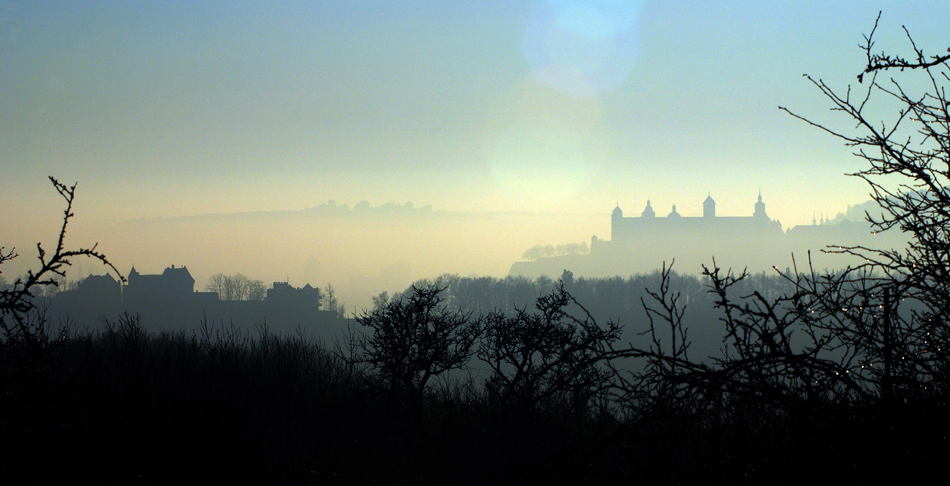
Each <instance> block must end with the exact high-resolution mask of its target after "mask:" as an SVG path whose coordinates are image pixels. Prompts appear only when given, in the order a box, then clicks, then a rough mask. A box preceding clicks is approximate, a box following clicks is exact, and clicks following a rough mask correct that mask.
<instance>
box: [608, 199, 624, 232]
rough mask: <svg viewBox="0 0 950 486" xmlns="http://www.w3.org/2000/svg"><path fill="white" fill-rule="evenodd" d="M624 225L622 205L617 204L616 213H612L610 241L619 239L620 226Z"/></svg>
mask: <svg viewBox="0 0 950 486" xmlns="http://www.w3.org/2000/svg"><path fill="white" fill-rule="evenodd" d="M622 223H623V210H622V209H620V203H617V207H615V208H614V211H613V212H612V213H610V239H612V240H616V239H617V235H618V234H619V232H620V226H621V224H622Z"/></svg>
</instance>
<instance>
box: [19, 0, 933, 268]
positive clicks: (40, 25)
mask: <svg viewBox="0 0 950 486" xmlns="http://www.w3.org/2000/svg"><path fill="white" fill-rule="evenodd" d="M879 10H883V17H882V20H881V27H880V29H879V34H880V39H879V43H878V46H880V48H882V49H887V50H891V51H893V50H904V49H905V48H906V46H907V44H906V40H905V39H904V38H903V37H902V36H903V31H902V30H901V25H906V26H907V27H908V28H909V29H910V31H911V33H912V34H913V35H914V37H915V40H916V41H917V42H918V45H920V46H922V47H924V48H925V49H926V50H929V52H931V53H936V52H938V51H940V50H942V49H945V48H946V47H947V45H948V44H950V38H948V37H947V29H946V27H947V25H950V8H948V7H947V4H946V3H945V2H938V1H933V2H907V1H868V0H861V1H835V2H828V1H787V2H782V1H769V2H764V1H761V0H756V1H733V2H707V1H703V2H700V1H675V0H664V1H630V0H626V1H596V0H592V1H570V0H560V1H553V0H550V1H547V0H538V1H525V2H518V1H511V0H505V1H494V0H484V1H478V2H454V1H401V2H391V1H358V0H346V1H342V0H341V1H300V2H261V1H254V2H241V1H233V0H228V1H205V2H191V1H167V2H133V1H96V2H45V1H24V2H20V1H7V0H0V198H2V204H3V211H2V214H0V228H2V230H0V236H2V241H0V244H3V245H5V246H7V247H9V246H11V245H16V246H18V247H19V248H21V249H24V250H26V249H27V248H30V247H31V245H32V244H33V243H35V240H34V239H32V238H33V237H34V234H35V228H37V227H41V228H42V229H43V231H47V232H48V231H49V225H50V224H51V222H52V223H55V221H56V219H57V217H58V216H59V211H60V210H61V207H60V204H59V201H58V200H57V199H56V196H55V194H54V193H53V191H52V189H51V188H50V187H49V183H48V181H47V180H46V176H47V175H54V176H56V177H58V178H60V179H61V180H63V181H66V182H75V181H78V182H79V187H80V196H79V205H78V206H77V212H78V213H79V214H80V217H81V218H84V219H88V220H102V219H131V218H142V217H154V216H165V217H168V216H185V215H194V214H204V213H223V212H236V211H258V210H276V209H302V208H306V207H311V206H315V205H318V204H321V203H323V202H326V201H327V200H330V199H334V200H336V201H338V202H340V203H349V204H351V205H352V204H355V203H357V202H359V201H362V200H367V201H369V202H370V203H371V204H373V205H379V204H382V203H385V202H397V203H404V202H406V201H412V202H413V203H414V204H415V205H416V206H417V207H418V206H422V205H425V204H431V205H432V206H433V208H434V209H435V210H462V211H483V210H484V211H568V212H578V213H603V214H604V215H607V214H609V212H610V210H611V209H612V208H613V206H614V205H615V204H616V203H618V202H619V203H620V205H621V207H623V208H624V209H625V210H627V211H629V213H628V214H638V213H639V211H640V210H642V208H643V205H644V204H645V202H646V200H647V199H651V200H652V201H653V206H654V207H655V208H657V212H658V213H661V214H666V213H667V212H669V207H670V206H671V205H672V204H676V205H677V206H678V209H679V212H680V213H681V214H684V215H696V214H701V202H702V200H703V199H704V198H705V197H706V195H707V194H711V195H712V196H713V197H714V198H715V199H716V201H717V203H718V210H717V212H718V213H719V214H723V215H751V213H752V210H753V207H752V204H753V203H754V202H755V197H756V195H757V193H758V190H759V189H760V188H761V191H762V195H763V198H764V199H765V202H766V203H767V204H768V206H767V209H768V212H769V215H770V216H771V217H773V218H778V219H780V220H781V221H782V223H783V226H786V227H788V226H792V225H795V224H804V223H810V221H811V218H812V214H813V212H819V213H820V212H822V211H823V212H825V213H826V214H827V213H836V212H839V211H844V210H845V208H846V206H847V205H848V204H855V203H860V202H863V201H865V200H867V199H868V197H867V190H866V188H865V186H864V185H863V184H862V183H860V182H859V181H857V180H854V179H849V178H845V177H843V176H842V174H843V173H844V172H847V171H853V170H855V169H856V168H858V167H860V165H859V161H858V160H857V159H855V158H854V157H852V156H851V155H849V154H850V152H849V150H848V149H847V148H845V147H843V146H841V144H840V143H838V142H837V141H835V140H832V139H830V138H829V137H828V136H826V135H824V134H822V133H821V132H819V131H817V130H815V129H812V128H809V127H807V126H805V125H804V124H803V123H801V122H798V121H796V120H794V119H792V118H791V117H789V116H788V115H786V114H784V113H783V112H781V111H779V110H778V108H777V107H778V106H779V105H782V106H787V107H789V108H791V109H793V110H795V111H797V112H800V113H802V114H805V115H809V116H814V117H817V118H819V119H829V118H827V117H828V116H829V114H828V111H827V108H828V107H829V104H828V103H827V102H825V100H824V99H822V98H821V97H820V94H819V93H818V91H817V90H816V89H814V87H813V86H811V85H810V84H809V83H808V82H807V80H806V79H804V78H803V77H802V74H803V73H809V74H812V75H814V76H817V77H821V78H823V79H825V80H826V81H827V82H828V83H829V84H831V85H832V86H835V87H840V88H842V89H843V88H844V87H846V85H847V84H849V83H851V84H855V83H856V79H855V76H856V75H857V74H858V73H859V72H860V70H861V68H862V67H863V64H862V60H863V58H862V52H861V51H860V50H859V49H858V44H859V43H860V41H861V40H862V34H863V33H867V32H868V31H869V30H870V28H871V26H872V25H873V22H874V18H875V16H876V15H877V13H878V11H879ZM905 52H906V51H905ZM605 217H606V216H605ZM36 225H40V226H36ZM584 237H585V238H586V237H588V236H586V235H585V236H584ZM24 239H25V240H24ZM538 243H562V242H538ZM28 258H33V257H32V255H29V256H28ZM156 270H159V271H160V269H156Z"/></svg>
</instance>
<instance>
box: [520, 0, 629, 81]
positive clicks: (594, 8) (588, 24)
mask: <svg viewBox="0 0 950 486" xmlns="http://www.w3.org/2000/svg"><path fill="white" fill-rule="evenodd" d="M639 11H640V2H639V1H613V0H590V1H577V0H573V1H572V0H537V1H535V2H534V3H533V4H532V8H531V11H530V14H529V18H528V22H527V25H526V28H525V37H524V45H523V53H524V55H525V57H526V58H527V60H528V62H529V64H530V65H531V67H532V70H533V71H534V75H535V77H536V78H537V79H538V80H539V81H540V82H542V83H544V84H545V85H547V86H550V87H552V88H555V89H557V90H559V91H561V92H563V93H567V94H570V95H572V96H577V97H586V96H596V95H599V94H602V93H605V92H609V91H611V90H613V89H616V88H618V87H619V86H620V85H622V84H623V83H624V81H626V79H627V78H628V77H629V75H630V74H631V72H632V71H633V68H634V66H635V64H636V59H637V55H638V51H639V36H640V31H639Z"/></svg>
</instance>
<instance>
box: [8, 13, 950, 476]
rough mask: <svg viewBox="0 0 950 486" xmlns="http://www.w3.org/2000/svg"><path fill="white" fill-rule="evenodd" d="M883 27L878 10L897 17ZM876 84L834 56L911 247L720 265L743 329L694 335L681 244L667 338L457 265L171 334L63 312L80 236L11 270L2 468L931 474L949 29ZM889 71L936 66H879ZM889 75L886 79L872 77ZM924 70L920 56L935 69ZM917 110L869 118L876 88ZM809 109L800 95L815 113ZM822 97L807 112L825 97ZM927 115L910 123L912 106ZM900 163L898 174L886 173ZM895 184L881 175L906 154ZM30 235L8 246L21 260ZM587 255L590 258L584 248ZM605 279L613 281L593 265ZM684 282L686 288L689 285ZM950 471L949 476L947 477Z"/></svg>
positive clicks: (945, 233) (939, 437)
mask: <svg viewBox="0 0 950 486" xmlns="http://www.w3.org/2000/svg"><path fill="white" fill-rule="evenodd" d="M875 28H876V27H875ZM873 35H874V31H873V30H872V33H871V34H870V35H869V36H868V37H867V38H866V46H865V50H866V53H867V56H868V66H867V69H866V70H865V72H864V73H862V75H861V76H860V77H859V81H860V82H862V83H864V82H867V83H869V84H866V85H864V86H865V87H866V88H867V91H866V92H865V93H863V94H862V95H861V96H859V97H858V98H859V99H858V101H854V102H852V99H851V98H850V96H851V95H850V91H849V93H848V94H846V95H844V96H839V95H838V94H836V93H835V92H834V91H832V90H831V89H830V88H828V87H827V86H826V85H825V84H824V83H823V82H821V81H814V83H815V85H816V86H817V87H818V88H819V89H820V90H821V91H822V93H823V94H824V95H825V96H827V97H828V98H829V100H831V102H832V103H833V106H834V107H835V109H836V110H837V111H838V113H839V114H843V115H844V116H845V117H846V121H847V122H848V123H849V124H850V125H849V126H850V127H852V128H851V129H853V127H854V126H855V125H854V124H855V123H856V124H857V128H856V130H857V131H858V134H857V135H847V134H843V133H842V132H838V131H836V130H834V129H833V128H826V125H824V124H820V123H814V122H811V121H809V123H813V124H814V125H816V126H818V127H820V128H822V129H824V130H825V131H827V132H829V133H831V134H833V135H835V136H837V137H840V138H842V139H843V140H844V141H845V142H846V143H848V144H849V145H851V146H855V147H858V150H859V155H860V156H861V157H863V158H864V159H865V160H866V161H867V163H868V164H869V165H868V169H866V170H865V171H862V172H860V173H858V174H855V175H857V176H858V177H861V178H864V179H865V180H866V181H867V182H868V184H869V185H870V187H871V189H872V191H873V196H874V197H875V200H876V201H877V202H878V203H879V204H880V207H881V214H880V215H879V216H874V215H871V214H868V215H867V216H868V219H869V220H870V221H871V223H872V224H873V225H874V226H875V228H876V229H878V230H881V231H884V230H888V229H892V228H893V230H900V231H904V232H907V233H908V234H909V235H910V239H911V244H910V247H909V248H908V249H906V250H889V249H882V250H879V249H870V248H859V247H854V248H839V249H837V250H835V251H840V252H844V253H848V254H851V255H855V256H858V257H861V259H862V261H864V262H865V263H864V264H861V265H859V266H857V267H854V268H848V269H844V270H842V271H837V272H816V271H814V270H813V269H811V268H809V267H808V266H805V267H804V268H803V269H801V271H800V270H799V269H798V268H792V269H791V271H787V272H782V273H779V277H780V278H781V279H782V280H783V281H784V284H783V286H777V287H773V288H771V289H764V288H749V287H748V285H747V284H748V283H749V282H750V281H751V279H750V278H749V276H747V275H745V274H744V273H742V272H739V273H732V272H730V271H726V270H723V269H719V268H716V267H715V263H714V262H713V264H712V266H711V267H709V268H708V269H706V271H705V281H704V283H705V285H706V290H707V295H708V296H709V297H710V298H711V301H712V305H713V306H714V307H715V308H716V310H717V311H718V320H717V322H716V324H717V325H718V326H720V328H719V329H720V330H721V334H720V338H719V339H720V348H719V350H718V352H717V353H716V354H714V355H711V356H693V355H692V354H691V349H692V348H691V337H690V333H689V326H688V325H687V323H688V321H686V320H684V318H685V316H686V313H687V307H688V306H689V305H692V302H690V299H689V298H688V297H689V295H690V294H689V293H684V292H681V291H679V290H678V289H677V286H676V285H673V282H674V281H675V280H676V278H675V275H674V274H672V273H671V272H670V271H669V269H668V268H664V269H663V270H662V271H660V272H659V273H658V274H657V281H656V285H655V286H654V287H653V288H651V289H649V290H648V291H646V292H645V295H644V296H643V298H642V301H641V305H642V306H643V309H644V311H645V315H646V316H647V321H646V324H645V325H644V329H643V339H644V341H642V342H638V343H628V342H624V340H622V339H621V338H622V336H623V334H622V328H621V326H620V325H619V324H617V323H616V322H614V321H611V320H600V321H598V319H597V318H595V317H594V316H593V315H592V314H591V313H589V312H588V311H587V308H586V307H585V306H584V305H582V304H583V302H581V301H579V300H578V299H577V298H576V297H575V295H572V293H571V289H572V286H574V287H573V288H574V289H578V290H579V289H582V288H583V285H581V284H583V282H580V283H578V282H573V281H565V280H571V279H570V278H565V279H563V280H562V281H561V282H559V283H556V284H554V283H553V282H552V287H551V289H550V291H549V292H546V293H543V294H541V295H540V296H538V297H537V298H536V299H535V301H534V305H533V307H521V308H514V309H510V310H499V309H485V310H483V311H481V310H480V311H478V312H475V311H473V310H471V309H468V310H466V309H465V308H464V307H463V306H455V305H449V303H450V301H447V300H446V299H447V296H448V295H450V294H449V293H448V292H447V288H446V287H444V286H440V285H419V286H415V287H413V288H411V289H410V290H409V291H407V292H406V293H405V294H404V295H402V296H401V297H400V298H396V299H383V298H381V299H378V302H377V305H376V306H375V308H374V309H373V310H371V311H366V312H364V313H363V314H361V315H360V316H358V317H357V318H356V322H355V323H354V325H353V326H352V327H351V332H350V333H349V334H348V335H347V336H346V337H344V338H343V340H342V341H340V342H338V343H334V345H333V346H332V347H330V348H329V349H328V348H327V347H326V346H325V345H324V344H323V343H321V342H318V341H314V340H312V339H309V338H308V337H307V336H306V335H297V336H277V335H273V334H271V333H269V332H268V331H267V329H266V328H265V327H262V328H261V329H260V330H259V333H258V334H257V335H255V336H250V335H248V334H245V333H244V332H242V331H239V330H236V329H233V328H222V327H217V326H215V325H214V323H206V324H205V326H204V327H203V329H202V331H201V332H193V333H191V334H187V333H172V332H167V333H162V334H150V333H148V332H146V331H144V330H143V327H142V323H141V321H140V319H139V318H138V317H137V316H133V315H126V316H123V317H122V318H120V319H119V320H118V321H117V322H114V323H110V324H109V325H108V326H106V327H105V328H104V329H101V330H97V331H95V332H71V331H70V330H69V329H60V328H59V327H58V326H54V325H53V324H52V323H50V322H49V320H48V319H46V318H45V316H44V312H43V309H42V308H41V307H40V308H37V307H36V306H35V305H34V302H35V301H34V299H33V298H34V297H35V295H36V294H37V293H39V290H40V289H42V288H43V287H46V286H50V285H56V279H55V278H56V277H57V276H59V277H62V276H63V275H64V273H65V268H66V267H67V266H68V265H69V264H70V261H71V260H72V259H74V258H77V257H89V258H93V259H96V260H99V261H101V262H102V263H103V264H106V265H109V266H110V268H112V270H115V268H114V267H112V266H111V265H110V264H109V262H108V261H107V260H106V258H105V256H103V255H102V254H101V253H98V252H97V251H96V249H95V247H93V248H90V249H79V250H75V251H73V250H68V249H66V247H65V245H64V238H65V233H66V224H67V222H68V221H69V219H70V217H71V216H72V215H71V212H70V211H71V207H72V201H73V196H74V188H75V186H73V187H66V186H64V185H62V184H60V183H59V182H57V181H56V180H53V181H52V182H53V184H54V187H55V188H56V189H57V191H58V192H59V193H60V194H61V195H62V196H63V197H64V199H65V200H66V201H67V209H66V213H65V217H64V220H63V227H62V229H61V231H60V234H59V240H58V243H57V247H56V249H55V250H54V251H53V252H52V253H49V254H48V253H46V252H45V251H44V250H43V248H42V247H38V250H39V260H40V268H39V269H38V270H37V271H36V272H35V273H33V272H30V273H28V274H27V276H25V277H24V278H21V279H18V280H17V281H15V282H14V283H13V284H12V286H7V287H4V288H2V289H0V313H2V320H0V474H2V478H3V480H4V481H5V482H8V483H12V484H23V483H38V484H48V483H50V482H52V481H53V480H76V479H80V480H86V481H87V482H88V481H89V480H92V481H93V482H99V483H123V484H125V483H137V482H145V483H168V482H181V481H182V480H192V482H200V481H207V482H211V481H213V482H216V483H217V482H232V481H234V482H237V481H240V482H242V483H248V482H251V483H277V484H482V483H490V484H496V483H502V484H524V483H535V484H538V483H541V484H615V483H620V482H623V483H632V482H638V483H639V482H642V483H646V484H651V483H660V484H670V483H676V484H712V483H731V484H735V483H742V484H763V483H768V484H776V483H779V484H811V483H822V484H866V483H877V482H879V481H881V480H889V479H890V480H893V479H897V480H898V481H900V482H902V483H916V482H922V481H924V480H928V481H933V480H934V479H935V476H936V478H939V476H940V475H941V474H942V471H941V470H940V467H941V466H942V464H943V459H944V458H945V457H946V456H947V453H948V452H950V446H948V442H947V440H948V439H947V437H948V433H950V409H948V401H950V353H948V352H947V347H948V346H950V325H948V323H950V209H948V208H950V192H948V190H947V189H946V187H947V185H948V183H950V143H948V140H950V138H948V135H950V112H948V110H950V108H948V103H947V98H946V97H945V95H944V91H943V86H944V84H945V83H946V82H947V81H948V79H950V78H948V76H947V70H948V66H947V64H946V62H947V61H948V60H950V55H943V56H930V57H928V56H925V55H924V53H923V52H922V51H920V50H919V49H918V48H917V47H916V46H913V44H912V46H913V57H911V58H910V59H909V60H907V59H903V58H901V57H892V56H887V55H884V54H880V55H877V54H872V46H873V43H872V38H873ZM881 72H892V73H894V75H899V73H900V72H905V75H914V74H918V75H922V78H923V83H922V84H921V83H919V82H917V83H913V84H908V85H906V86H907V87H908V89H909V88H911V87H912V88H914V89H920V90H921V92H920V93H918V94H912V93H910V92H909V91H905V90H904V89H903V88H902V86H901V85H900V84H899V83H898V82H897V81H896V80H893V79H892V80H889V81H888V82H887V83H881V84H879V83H878V81H877V76H878V74H879V73H881ZM868 78H870V79H868ZM917 81H920V80H919V79H918V80H917ZM872 95H874V96H877V97H885V98H886V99H887V100H888V101H889V102H892V103H896V104H897V105H898V106H900V107H901V108H900V110H899V113H898V116H897V118H896V120H891V121H890V122H889V125H888V124H882V123H878V122H872V121H869V120H867V119H865V115H864V111H863V110H864V109H865V107H866V106H869V105H868V103H869V101H868V100H871V99H876V98H874V97H872ZM796 116H797V115H796ZM806 121H807V120H806ZM905 125H909V126H905ZM880 176H886V177H883V178H882V177H880ZM889 178H890V179H895V184H894V185H887V186H886V185H883V184H884V182H882V181H886V180H888V179H889ZM15 257H16V253H15V252H14V251H13V250H5V249H3V248H0V264H2V263H3V262H5V261H8V260H10V259H12V258H15ZM565 277H569V274H565ZM585 292H589V293H590V292H592V293H590V295H596V294H597V293H598V292H597V291H596V290H590V289H588V290H586V291H585ZM684 296H685V298H684ZM937 480H939V479H937Z"/></svg>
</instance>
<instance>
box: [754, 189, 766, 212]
mask: <svg viewBox="0 0 950 486" xmlns="http://www.w3.org/2000/svg"><path fill="white" fill-rule="evenodd" d="M752 217H753V218H756V219H768V218H769V217H768V216H767V215H766V214H765V203H764V202H762V191H761V190H759V202H757V203H755V212H754V213H752Z"/></svg>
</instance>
